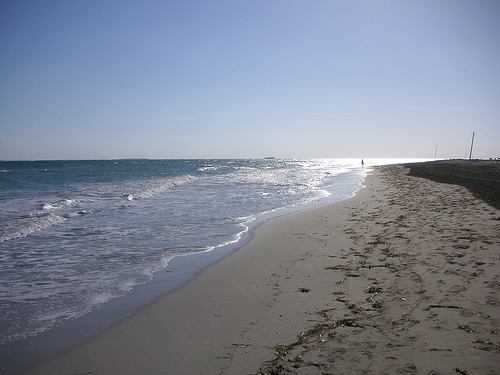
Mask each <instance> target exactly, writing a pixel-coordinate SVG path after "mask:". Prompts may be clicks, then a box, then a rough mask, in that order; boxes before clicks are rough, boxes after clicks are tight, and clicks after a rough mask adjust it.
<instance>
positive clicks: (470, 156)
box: [469, 132, 474, 160]
mask: <svg viewBox="0 0 500 375" xmlns="http://www.w3.org/2000/svg"><path fill="white" fill-rule="evenodd" d="M473 146H474V132H472V143H471V144H470V153H469V160H471V159H472V147H473Z"/></svg>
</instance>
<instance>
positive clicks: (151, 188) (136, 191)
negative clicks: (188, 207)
mask: <svg viewBox="0 0 500 375" xmlns="http://www.w3.org/2000/svg"><path fill="white" fill-rule="evenodd" d="M194 179H195V177H193V176H189V175H188V176H181V177H174V178H168V179H162V180H152V181H139V182H133V183H129V184H125V186H123V189H124V190H126V189H129V191H130V190H131V192H128V193H125V194H122V196H123V197H124V198H125V199H127V200H128V201H134V200H139V199H146V198H152V197H154V196H155V195H157V194H160V193H163V192H165V191H167V190H169V189H172V188H174V187H176V186H179V185H182V184H185V183H187V182H189V181H192V180H194Z"/></svg>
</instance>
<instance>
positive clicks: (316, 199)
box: [0, 158, 416, 368]
mask: <svg viewBox="0 0 500 375" xmlns="http://www.w3.org/2000/svg"><path fill="white" fill-rule="evenodd" d="M412 161H416V160H415V159H404V160H403V159H377V160H376V159H365V160H364V165H362V164H361V159H300V160H295V159H274V158H266V159H251V160H240V159H235V160H149V159H126V160H87V161H74V160H64V161H0V366H3V367H4V368H7V367H8V366H9V364H11V363H14V362H16V361H18V362H22V363H24V364H26V363H28V362H29V361H30V360H39V359H41V358H43V357H46V356H49V355H52V354H54V352H56V351H58V350H63V349H65V348H66V347H67V346H69V345H74V344H76V343H78V342H80V341H82V340H84V339H86V338H88V337H90V336H92V335H95V334H97V333H98V332H99V331H100V330H102V329H104V328H106V327H108V326H109V325H111V324H113V323H116V321H117V320H118V319H120V318H122V317H124V316H126V315H128V314H131V313H132V312H133V311H134V310H136V309H138V308H140V307H141V306H143V305H145V304H147V303H149V302H151V301H152V300H154V298H156V297H158V296H159V295H161V294H163V293H167V292H169V291H171V290H174V289H176V288H178V287H180V286H182V285H183V284H184V283H186V282H187V281H189V280H190V279H192V278H193V277H194V276H195V275H196V274H197V272H199V271H200V270H201V269H203V268H204V267H206V266H208V265H210V264H212V263H214V262H216V261H217V260H219V259H221V258H222V257H224V256H226V255H228V254H230V253H231V252H233V251H234V250H235V249H237V248H238V247H239V246H241V245H242V244H243V243H244V242H245V241H247V240H248V239H249V238H250V237H251V233H252V229H253V228H255V227H256V226H257V225H259V224H261V223H263V222H265V221H266V220H269V219H271V218H273V217H276V216H279V215H284V214H288V213H292V212H297V211H300V210H304V209H309V208H313V207H315V206H320V205H323V204H327V203H330V202H334V201H338V200H342V199H345V198H348V197H350V196H352V195H353V194H354V193H355V191H356V190H358V189H359V188H360V187H361V183H362V181H363V179H364V177H365V176H366V173H367V171H368V170H369V168H370V167H371V166H374V165H381V164H389V163H401V162H412ZM47 342H51V343H52V344H50V345H47ZM54 342H57V344H54ZM6 366H7V367H6ZM0 368H1V367H0Z"/></svg>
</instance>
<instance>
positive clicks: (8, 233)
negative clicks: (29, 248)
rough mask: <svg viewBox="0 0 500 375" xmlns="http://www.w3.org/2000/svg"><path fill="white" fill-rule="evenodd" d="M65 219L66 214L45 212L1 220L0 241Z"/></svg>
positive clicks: (56, 223) (17, 236) (24, 235)
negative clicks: (32, 215)
mask: <svg viewBox="0 0 500 375" xmlns="http://www.w3.org/2000/svg"><path fill="white" fill-rule="evenodd" d="M66 219H67V216H66V215H56V214H53V213H46V214H43V215H39V216H34V217H24V218H18V219H13V220H9V221H6V222H3V223H2V226H1V229H0V242H4V241H7V240H13V239H15V238H21V237H26V236H28V235H29V234H30V233H33V232H35V231H38V230H43V229H46V228H48V227H51V226H53V225H58V224H61V223H63V222H64V221H66Z"/></svg>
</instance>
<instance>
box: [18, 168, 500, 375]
mask: <svg viewBox="0 0 500 375" xmlns="http://www.w3.org/2000/svg"><path fill="white" fill-rule="evenodd" d="M426 164H427V163H426ZM470 166H471V167H472V168H473V165H472V164H470ZM365 184H366V188H364V189H362V190H360V191H359V192H358V193H357V195H356V196H355V197H354V198H351V199H348V200H345V201H342V202H338V203H334V204H331V205H328V206H324V207H320V208H317V209H314V210H310V211H305V212H301V213H298V214H293V215H289V216H285V217H281V218H277V219H273V220H271V221H269V222H267V223H266V224H264V225H262V226H260V227H259V228H257V230H256V232H255V235H254V237H253V238H252V240H251V241H250V242H249V243H248V244H247V245H245V246H243V247H242V248H241V249H239V250H238V251H237V252H236V253H234V254H233V255H231V256H229V257H227V258H225V259H223V260H222V261H220V262H219V263H217V264H215V265H214V266H212V267H209V268H208V269H206V270H205V271H204V272H202V273H201V274H200V276H199V277H197V278H196V279H195V280H194V281H192V282H191V283H189V284H188V285H187V286H186V287H184V288H182V289H180V290H178V291H176V292H174V293H171V294H168V295H166V296H164V297H161V298H160V299H158V300H157V301H156V302H155V303H154V304H152V305H150V306H147V307H145V308H144V309H142V310H141V311H140V312H139V313H137V314H135V315H134V316H132V317H130V318H128V319H126V320H124V321H123V322H121V323H120V324H118V325H117V326H115V327H113V328H112V329H110V330H108V331H106V332H104V333H103V334H101V335H100V336H99V337H97V338H96V339H94V340H92V341H90V342H88V343H86V344H84V345H81V346H80V347H78V348H75V349H73V350H71V351H69V352H68V353H65V354H64V355H62V356H60V357H59V358H56V359H54V360H52V361H48V362H46V363H44V364H42V365H40V366H39V367H37V368H35V369H32V370H31V371H30V372H28V373H32V374H76V373H78V374H83V373H85V374H238V375H241V374H416V373H418V374H457V373H459V374H460V373H461V374H475V373H477V374H490V375H491V374H498V373H500V370H498V369H499V368H500V320H499V319H500V310H499V309H500V266H499V257H500V211H499V210H498V209H495V208H494V207H492V206H490V205H488V204H486V203H485V202H483V201H482V200H480V199H478V198H476V197H474V195H473V194H472V193H471V192H470V191H468V190H467V189H466V188H464V187H462V186H458V185H453V184H448V183H447V184H444V183H437V182H433V181H431V180H429V179H424V178H419V177H412V176H408V169H407V168H405V167H403V166H386V167H380V168H376V170H375V171H374V172H372V173H371V174H370V176H369V177H368V178H367V180H366V182H365Z"/></svg>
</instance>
